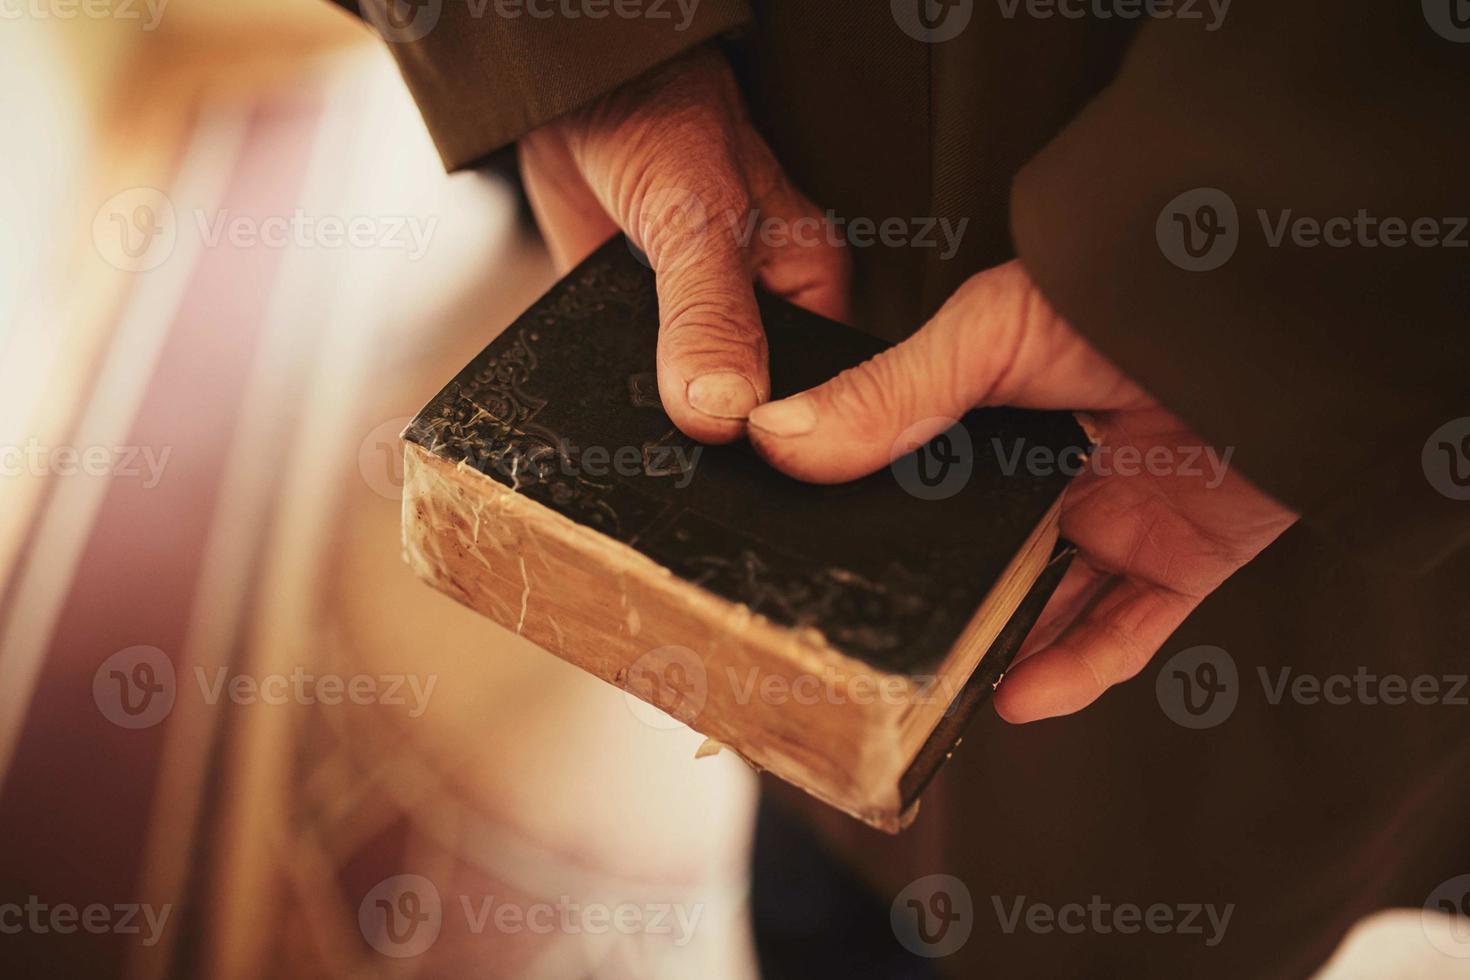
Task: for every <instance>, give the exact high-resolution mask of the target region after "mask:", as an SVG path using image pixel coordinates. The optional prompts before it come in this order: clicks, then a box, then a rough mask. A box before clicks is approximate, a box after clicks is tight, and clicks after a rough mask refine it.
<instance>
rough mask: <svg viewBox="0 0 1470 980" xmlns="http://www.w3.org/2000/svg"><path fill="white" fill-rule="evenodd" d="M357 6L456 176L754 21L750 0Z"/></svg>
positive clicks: (485, 0) (437, 1) (402, 0)
mask: <svg viewBox="0 0 1470 980" xmlns="http://www.w3.org/2000/svg"><path fill="white" fill-rule="evenodd" d="M339 2H340V0H339ZM344 6H346V4H345V3H344ZM357 7H358V10H357V13H359V15H360V16H361V17H362V18H363V20H365V21H366V22H367V23H368V24H370V25H371V26H373V27H374V28H375V29H376V30H377V33H378V34H379V35H380V36H381V37H382V38H383V40H384V41H385V42H386V43H387V45H388V49H389V50H390V51H391V52H392V54H393V57H394V58H395V59H396V60H397V62H398V67H399V70H400V71H401V72H402V74H403V78H404V81H405V82H407V84H408V87H409V90H410V91H411V92H412V94H413V97H414V101H415V102H417V103H418V106H419V110H420V112H421V113H422V114H423V117H424V122H425V123H426V124H427V126H428V129H429V134H430V136H431V137H432V138H433V140H434V145H435V146H436V147H437V148H438V150H439V155H440V157H441V158H442V160H443V161H444V165H445V167H446V168H447V169H449V170H460V169H464V168H466V167H471V166H473V165H475V164H476V163H477V162H478V161H480V160H481V159H482V158H484V157H486V156H488V155H489V154H491V153H493V152H495V151H496V150H499V149H501V148H503V147H505V146H507V145H508V144H510V143H513V142H514V141H516V140H517V139H519V138H520V137H521V136H523V135H525V134H526V133H528V132H530V131H531V130H533V129H535V128H537V127H538V126H541V125H543V124H544V123H547V122H549V121H551V120H552V119H555V118H556V117H558V116H561V115H563V114H565V113H567V112H570V111H572V110H573V109H576V108H578V107H579V106H582V105H584V104H586V103H588V102H590V101H592V100H593V99H596V98H597V97H598V96H601V95H604V94H606V93H607V92H610V91H612V90H614V89H616V88H617V87H619V86H620V85H622V84H623V83H625V82H627V81H630V80H632V79H633V78H636V77H637V76H639V75H641V74H643V73H644V72H646V71H648V70H649V69H651V68H653V67H655V66H657V65H659V64H662V63H663V62H665V61H668V60H670V59H671V58H674V57H675V56H677V55H679V54H680V53H682V52H684V51H686V50H688V49H690V48H693V47H696V46H697V45H700V44H702V43H704V42H706V41H708V40H710V39H711V38H714V37H717V36H719V35H721V34H724V33H726V32H729V31H733V30H735V29H737V28H740V27H742V26H744V25H745V24H747V23H748V22H749V20H750V10H749V7H748V6H747V2H746V0H699V2H697V3H690V2H687V0H580V2H578V3H576V4H573V5H568V4H567V3H566V2H565V0H415V2H408V0H361V2H360V3H359V4H358V5H357Z"/></svg>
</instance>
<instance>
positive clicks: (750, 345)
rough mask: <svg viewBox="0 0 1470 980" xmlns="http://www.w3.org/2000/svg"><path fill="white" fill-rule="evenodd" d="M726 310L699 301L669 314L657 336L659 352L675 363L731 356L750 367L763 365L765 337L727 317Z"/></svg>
mask: <svg viewBox="0 0 1470 980" xmlns="http://www.w3.org/2000/svg"><path fill="white" fill-rule="evenodd" d="M729 308H730V305H729V304H728V303H726V302H724V301H721V300H719V299H710V298H701V299H699V300H695V301H691V302H689V303H687V304H684V305H682V306H681V307H679V308H678V309H676V310H674V311H672V312H671V315H670V316H669V318H668V320H667V325H666V326H665V328H664V330H663V332H662V334H661V335H660V346H661V347H662V348H663V352H664V353H665V354H666V355H667V356H668V357H670V358H672V359H674V360H678V361H687V360H693V359H706V358H711V357H714V358H720V359H724V360H728V359H729V358H730V357H731V356H732V355H733V356H736V357H739V358H741V359H742V360H745V361H747V362H749V363H752V364H755V363H761V362H763V361H764V360H765V357H766V338H765V334H764V333H763V332H762V331H760V330H759V329H755V328H752V327H751V326H749V325H748V324H745V323H743V322H741V321H739V320H736V319H733V318H731V317H730V316H729V315H728V314H727V313H725V312H724V311H725V310H728V309H729Z"/></svg>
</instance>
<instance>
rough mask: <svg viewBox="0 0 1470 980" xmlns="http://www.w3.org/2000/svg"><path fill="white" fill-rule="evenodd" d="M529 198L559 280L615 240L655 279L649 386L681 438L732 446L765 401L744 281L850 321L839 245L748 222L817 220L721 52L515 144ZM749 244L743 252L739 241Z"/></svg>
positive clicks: (750, 294)
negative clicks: (642, 260) (759, 231)
mask: <svg viewBox="0 0 1470 980" xmlns="http://www.w3.org/2000/svg"><path fill="white" fill-rule="evenodd" d="M520 152H521V170H522V173H523V175H524V177H525V182H526V190H527V193H528V195H529V197H530V199H531V205H532V208H533V209H534V210H535V212H536V216H537V219H538V222H539V223H540V225H541V228H542V230H543V232H544V233H545V235H546V239H547V242H548V243H549V245H550V248H551V253H552V256H553V258H554V259H555V260H556V263H557V265H558V266H559V267H560V268H561V269H562V270H563V271H565V270H566V269H568V268H570V267H571V266H573V265H575V264H576V263H577V262H578V261H580V260H581V259H583V258H584V257H586V256H587V255H588V254H590V253H591V252H592V250H593V249H595V248H596V247H597V246H598V245H600V244H601V243H602V242H604V241H606V240H607V239H608V237H609V236H611V235H612V234H613V233H614V232H615V231H617V230H618V229H621V230H622V231H623V232H625V233H626V234H627V235H628V236H629V237H630V238H631V239H632V241H633V242H634V244H636V245H637V246H638V247H639V248H640V249H642V250H643V252H644V253H645V254H646V255H647V256H648V259H649V262H650V263H651V264H652V266H653V268H654V271H655V272H657V274H658V297H659V319H660V329H659V341H658V383H659V394H660V395H661V396H662V398H663V403H664V409H665V411H667V412H668V414H669V417H670V418H672V419H673V421H674V423H675V424H676V425H678V426H679V428H680V429H682V430H683V431H684V432H686V433H688V434H689V435H690V436H692V437H694V438H696V439H699V440H701V441H704V442H729V441H731V440H733V439H736V438H738V437H739V436H740V435H741V434H742V433H743V432H744V431H745V419H746V417H747V416H748V415H749V414H750V411H751V409H753V408H754V407H755V406H756V405H758V404H760V403H761V402H764V401H765V400H766V399H767V398H769V397H770V376H769V372H768V369H767V361H766V341H765V334H764V332H763V331H762V329H761V322H760V315H759V313H758V312H757V310H756V303H755V292H754V288H753V285H752V283H753V282H755V281H759V282H760V283H761V284H762V285H763V286H765V287H766V288H767V289H769V290H770V291H771V292H773V293H776V294H777V295H780V296H784V297H786V298H787V299H789V300H791V301H792V302H795V303H798V304H800V305H802V306H805V307H806V308H808V309H810V310H813V311H815V312H817V313H821V314H823V315H825V316H828V317H832V318H833V319H837V320H845V319H846V318H847V307H846V297H847V286H848V275H849V273H848V264H847V256H846V253H845V252H844V250H842V249H840V248H835V247H833V246H831V245H829V244H827V243H826V242H825V241H823V242H821V243H820V244H814V243H811V242H809V241H808V242H807V243H805V244H801V243H797V242H795V241H789V238H788V242H787V243H786V244H780V245H775V246H773V245H770V244H767V243H764V242H763V241H762V238H763V236H760V235H755V236H746V235H744V234H743V231H744V229H747V228H750V227H752V225H751V224H750V221H751V220H752V218H753V217H754V215H755V214H756V212H757V211H758V212H759V215H760V218H761V220H763V221H777V222H782V223H785V224H786V226H787V227H788V228H789V227H791V225H792V224H793V223H795V222H796V221H798V220H801V219H806V220H807V221H808V222H809V221H810V220H811V219H813V218H817V217H818V216H819V215H820V212H818V211H817V209H816V208H815V207H814V206H813V205H812V203H811V202H810V201H808V200H807V199H806V198H804V197H802V196H801V194H800V193H798V192H797V191H796V190H795V189H794V188H793V187H792V186H791V184H790V183H789V182H788V181H787V180H786V178H785V176H784V174H782V172H781V168H780V166H779V165H778V164H777V162H776V159H775V157H774V156H772V154H771V150H770V148H769V147H768V146H766V144H765V142H764V141H763V140H762V139H761V137H760V135H759V134H758V133H757V132H756V131H755V129H754V128H753V127H752V126H751V124H750V120H749V118H748V117H747V115H746V112H745V107H744V105H743V103H742V101H741V97H740V92H739V89H738V87H737V86H736V84H735V80H734V78H733V76H732V75H731V72H730V69H729V67H728V65H727V64H726V63H725V61H724V59H723V58H722V57H721V56H720V55H719V54H718V53H717V52H715V51H713V50H709V49H700V50H697V51H695V52H692V53H691V54H689V55H687V56H685V57H683V58H681V59H679V60H677V61H675V62H673V63H671V64H669V65H667V66H664V67H663V68H661V69H659V70H657V71H655V72H653V73H651V74H649V75H646V76H644V77H642V78H640V79H638V80H636V81H634V82H632V83H630V84H628V85H626V86H624V87H623V88H621V89H619V90H618V91H616V92H614V93H612V94H610V95H608V96H606V97H604V98H602V99H600V100H599V101H597V102H596V103H593V104H592V105H590V106H587V107H585V108H583V109H581V110H579V111H577V112H575V113H573V114H571V115H569V116H566V117H564V118H562V119H559V120H557V121H556V122H553V123H551V124H549V125H547V126H544V127H542V128H541V129H538V130H537V131H535V132H534V133H531V134H530V135H529V136H527V137H525V138H524V139H522V140H521V144H520ZM744 237H750V238H751V240H750V241H749V242H748V243H747V242H744V241H742V238H744Z"/></svg>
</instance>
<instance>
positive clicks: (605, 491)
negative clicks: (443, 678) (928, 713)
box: [404, 238, 1088, 768]
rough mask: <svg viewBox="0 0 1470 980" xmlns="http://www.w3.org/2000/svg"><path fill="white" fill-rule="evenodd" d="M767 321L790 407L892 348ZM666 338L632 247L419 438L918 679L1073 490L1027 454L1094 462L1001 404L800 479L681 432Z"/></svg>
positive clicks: (739, 447)
mask: <svg viewBox="0 0 1470 980" xmlns="http://www.w3.org/2000/svg"><path fill="white" fill-rule="evenodd" d="M761 312H762V316H763V319H764V323H765V328H766V332H767V336H768V340H769V346H770V363H771V374H772V379H771V380H772V387H773V392H774V396H775V397H782V396H784V395H788V394H792V393H795V392H797V391H800V390H803V389H805V388H808V387H810V386H812V385H815V384H817V383H819V382H821V381H824V380H826V379H828V378H830V377H831V376H833V375H835V374H837V373H838V372H840V371H841V370H843V369H844V368H846V367H849V366H851V365H853V364H856V363H858V362H860V361H862V360H864V359H866V358H867V357H870V356H871V355H873V354H874V353H876V352H878V351H879V350H881V349H882V348H883V346H885V345H884V344H883V343H882V342H881V341H878V340H875V339H873V338H871V337H869V336H868V335H866V334H863V333H860V332H858V331H856V330H854V329H852V328H850V327H847V326H844V325H842V324H838V323H834V322H832V321H829V320H826V319H824V318H822V317H819V316H816V315H814V314H811V313H808V312H806V311H804V310H801V309H799V308H797V307H795V306H792V305H791V304H789V303H786V302H784V301H782V300H780V299H777V298H774V297H771V296H762V297H761ZM657 333H658V307H657V300H656V297H655V293H654V277H653V273H652V272H651V271H650V270H649V269H648V268H647V267H646V266H645V265H644V264H643V263H642V262H641V261H640V260H639V259H638V258H637V257H636V255H635V253H634V252H633V251H632V250H631V248H630V247H629V246H628V245H627V244H626V243H625V242H624V240H623V239H621V238H617V239H614V240H612V241H610V242H608V243H607V244H606V245H604V246H603V247H601V248H600V249H599V250H598V251H597V252H596V253H594V254H593V255H592V256H591V257H590V258H588V259H587V261H586V262H584V263H583V264H582V265H581V266H579V267H578V268H577V269H575V270H574V271H573V272H572V273H571V274H570V275H568V276H567V277H566V278H565V279H564V280H563V281H562V282H561V283H559V284H558V285H557V286H556V287H555V288H553V289H552V291H551V292H550V293H548V294H547V295H546V296H544V297H543V298H542V299H541V300H539V301H538V302H537V303H536V304H535V305H534V306H532V307H531V308H530V309H529V310H527V311H526V312H525V313H524V314H523V315H522V316H521V317H520V318H519V319H518V320H517V321H516V322H515V323H514V324H512V325H511V326H510V327H509V328H508V329H507V330H506V331H505V332H504V333H503V334H502V335H501V336H500V337H499V338H498V339H496V340H495V342H494V343H492V344H491V345H490V346H489V347H488V348H486V349H485V350H484V351H483V352H482V353H481V354H480V355H479V356H478V357H476V358H475V359H474V361H472V362H471V363H470V364H469V365H468V366H466V367H465V369H464V370H463V371H461V372H460V374H459V375H458V376H457V377H456V378H455V379H454V380H453V381H451V382H450V383H449V385H448V386H447V387H445V389H444V390H443V391H442V392H440V393H439V395H438V396H436V397H435V398H434V399H433V400H432V401H431V402H430V403H429V404H428V405H427V406H426V407H425V408H424V410H423V411H422V412H421V413H420V414H419V416H418V417H417V418H415V419H414V421H413V422H412V423H411V424H410V425H409V427H408V429H407V430H406V432H405V433H404V437H405V438H406V439H408V440H409V441H411V442H414V443H416V444H418V445H419V446H421V447H423V448H424V449H426V450H428V451H430V452H432V453H434V454H436V455H438V456H440V457H442V458H445V459H447V460H449V461H450V462H455V463H458V462H463V463H465V464H468V465H469V466H471V467H473V468H475V469H476V470H478V471H480V472H482V473H484V474H485V475H487V476H489V477H490V478H492V479H494V480H496V481H498V482H500V483H502V484H503V485H505V486H508V487H513V488H514V489H515V490H516V492H518V493H521V494H524V495H526V496H528V497H530V498H532V499H534V500H536V501H537V502H539V503H541V504H544V505H545V506H547V507H549V508H552V509H554V510H556V511H558V512H559V513H561V514H563V515H565V516H566V517H568V518H571V519H572V520H574V521H576V522H578V523H581V524H584V525H587V526H590V527H593V528H595V529H597V530H599V531H601V532H603V533H605V534H607V535H609V536H611V537H613V538H615V539H617V540H618V541H621V542H624V543H625V544H627V545H629V546H631V547H632V548H635V549H637V550H638V551H640V552H642V553H643V554H644V555H646V556H648V557H649V558H651V559H653V560H654V561H655V562H657V563H658V564H660V565H663V566H665V567H667V568H668V569H670V570H671V571H672V572H673V573H674V574H676V575H678V576H681V577H682V578H684V579H686V580H688V581H690V582H693V583H695V584H697V585H700V586H702V587H703V588H705V589H707V590H708V591H710V592H713V593H715V594H716V595H718V596H720V597H722V598H724V599H726V600H729V601H730V602H734V603H743V604H744V605H746V606H748V607H749V608H750V609H751V610H752V611H754V612H756V613H759V614H760V615H762V616H765V617H766V618H767V619H769V620H770V621H772V622H774V623H777V624H779V625H783V626H787V627H791V628H811V629H815V630H819V631H821V632H822V634H824V635H825V637H826V638H827V641H828V643H829V644H831V645H832V646H833V647H836V648H838V649H840V650H842V651H844V652H845V653H847V654H849V655H851V656H852V657H854V658H857V659H859V660H861V661H864V662H866V663H868V664H871V665H872V666H874V667H875V668H878V669H880V670H883V671H886V672H890V673H909V674H923V673H927V672H932V671H933V670H934V668H935V667H936V666H937V665H938V664H939V662H940V661H941V660H942V659H943V658H944V656H945V654H946V653H947V652H948V651H949V650H950V648H951V647H952V646H953V645H954V644H955V641H956V639H957V638H958V637H959V635H960V633H961V631H962V630H963V629H964V628H965V626H966V624H967V623H968V622H969V620H970V618H971V616H972V615H973V614H974V612H975V610H976V608H977V607H978V606H979V605H980V604H981V602H982V600H984V598H985V596H986V594H987V593H988V592H989V591H990V590H991V587H992V586H993V585H994V584H995V583H996V580H997V578H998V577H999V576H1000V575H1001V573H1002V571H1003V570H1004V569H1005V567H1006V566H1007V564H1008V563H1009V562H1010V561H1011V559H1012V558H1013V557H1014V556H1015V555H1016V553H1017V552H1018V551H1019V550H1020V549H1021V547H1022V545H1023V543H1024V542H1025V541H1026V540H1027V538H1028V536H1029V535H1030V534H1031V532H1032V531H1033V529H1034V528H1035V527H1036V526H1037V525H1038V523H1040V522H1041V521H1042V520H1043V518H1044V517H1045V515H1046V514H1047V512H1048V510H1049V509H1050V508H1051V506H1052V505H1053V503H1054V502H1055V501H1056V499H1057V498H1058V496H1059V495H1060V494H1061V493H1062V491H1063V489H1064V488H1065V485H1066V482H1067V476H1066V474H1065V472H1064V471H1063V469H1062V468H1061V467H1058V466H1051V467H1049V468H1048V467H1033V468H1032V470H1034V471H1031V470H1028V467H1027V464H1026V459H1027V453H1028V452H1030V451H1032V450H1034V449H1040V450H1043V451H1044V453H1043V454H1039V455H1042V458H1050V459H1052V460H1061V461H1063V462H1066V461H1068V460H1069V459H1070V460H1072V461H1075V458H1076V454H1077V453H1078V452H1081V451H1083V450H1084V449H1085V447H1086V446H1087V445H1088V443H1087V437H1086V435H1085V433H1084V432H1083V431H1082V429H1081V428H1080V427H1079V426H1078V425H1077V423H1076V422H1075V420H1074V419H1073V418H1072V416H1071V415H1070V414H1069V413H1065V412H1034V411H1022V410H1016V409H982V410H977V411H972V412H970V413H968V414H967V415H966V416H965V417H964V418H963V419H962V420H961V428H957V429H956V430H952V431H951V432H950V433H948V434H946V435H945V436H942V437H940V439H938V440H936V441H935V443H932V444H931V445H930V446H929V447H926V450H921V451H920V452H921V453H922V454H924V455H923V456H922V457H918V456H916V457H913V458H910V459H907V460H904V461H901V462H900V463H899V464H897V465H896V466H894V467H890V468H886V469H883V470H881V471H879V472H877V473H874V474H872V475H870V476H868V477H865V478H863V479H860V480H857V481H854V482H852V483H848V484H843V485H840V486H815V485H810V484H805V483H801V482H799V481H796V480H793V479H790V478H788V477H786V476H784V475H782V474H780V473H778V472H777V471H775V470H773V469H772V468H770V467H769V466H768V465H766V464H765V463H764V462H763V461H762V460H761V459H760V458H759V457H758V456H756V454H755V453H754V452H753V451H752V450H751V449H750V447H749V446H748V445H747V444H745V443H743V442H740V443H736V444H733V445H729V446H719V447H716V446H702V445H699V444H697V443H695V442H694V441H692V440H690V439H689V438H687V437H686V436H684V435H683V434H682V433H680V432H679V431H678V430H677V429H676V428H675V427H674V425H673V424H672V423H671V422H670V421H669V419H668V417H667V416H666V415H665V414H664V412H663V410H662V408H661V407H660V405H659V399H658V394H657V386H656V384H655V376H654V351H655V344H656V340H657ZM1046 578H1048V576H1043V579H1046ZM1051 584H1052V586H1054V585H1055V582H1054V581H1053V582H1052V583H1051ZM1046 591H1048V592H1049V591H1050V590H1049V588H1048V589H1047V590H1046ZM1041 599H1042V600H1044V596H1041ZM1027 605H1030V606H1035V607H1036V608H1035V610H1032V611H1031V612H1030V615H1031V616H1032V617H1034V614H1035V612H1036V611H1039V605H1037V604H1036V601H1035V599H1034V597H1033V599H1032V600H1030V601H1028V604H1025V605H1023V610H1022V613H1025V612H1026V611H1027V608H1026V607H1027ZM1021 616H1022V614H1021V613H1018V619H1019V618H1021ZM1014 625H1015V626H1017V627H1018V629H1017V630H1008V631H1007V633H1008V634H1012V636H1011V641H1010V642H1009V643H1008V644H1007V645H1008V647H1009V649H1008V650H1005V651H1001V650H994V651H993V652H994V653H996V654H998V656H996V657H995V658H994V659H993V660H992V659H991V658H990V657H987V662H986V663H985V664H984V666H983V668H982V670H979V671H977V676H979V675H982V674H983V675H987V676H989V677H990V678H991V680H992V681H993V679H994V677H996V676H998V673H999V670H1000V669H1003V666H1004V662H1005V661H1007V660H1008V659H1009V654H1010V653H1013V652H1014V648H1015V646H1016V645H1018V644H1019V642H1020V639H1021V637H1023V636H1024V634H1025V629H1024V628H1021V627H1024V626H1027V625H1029V622H1027V623H1025V624H1022V623H1019V622H1017V623H1015V624H1014ZM1017 633H1018V634H1019V635H1016V634H1017ZM1005 640H1006V634H1003V635H1002V638H1001V641H997V646H999V645H1000V644H1001V642H1002V641H1005ZM989 686H990V684H989V683H986V685H985V687H986V689H987V690H988V688H989ZM965 713H966V714H968V710H967V711H966V712H965ZM941 727H943V726H941ZM916 764H917V763H916ZM936 764H937V763H936ZM925 768H928V767H925Z"/></svg>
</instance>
